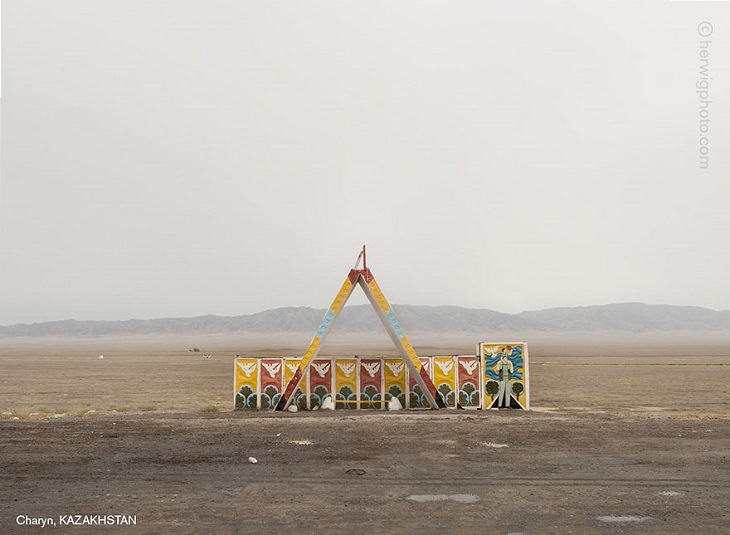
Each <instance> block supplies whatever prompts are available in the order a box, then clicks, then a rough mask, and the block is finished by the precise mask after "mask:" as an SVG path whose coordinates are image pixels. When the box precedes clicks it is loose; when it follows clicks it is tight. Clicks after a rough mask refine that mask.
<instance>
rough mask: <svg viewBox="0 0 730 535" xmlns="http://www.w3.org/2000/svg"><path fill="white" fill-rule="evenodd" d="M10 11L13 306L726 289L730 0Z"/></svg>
mask: <svg viewBox="0 0 730 535" xmlns="http://www.w3.org/2000/svg"><path fill="white" fill-rule="evenodd" d="M2 10H3V13H2V15H3V16H2V100H1V106H2V109H1V111H2V125H1V126H2V175H1V176H0V325H10V324H15V323H33V322H40V321H51V320H62V319H70V318H74V319H79V320H83V319H96V320H124V319H130V318H140V319H150V318H160V317H188V316H200V315H206V314H218V315H240V314H250V313H255V312H259V311H262V310H266V309H270V308H276V307H283V306H311V307H315V308H327V307H328V306H329V304H330V302H331V300H332V298H333V297H334V295H335V293H336V292H337V290H338V289H339V286H340V284H341V283H342V281H343V280H344V278H345V276H346V275H347V273H348V271H349V269H350V268H351V267H353V265H354V263H355V260H356V258H357V255H358V252H359V250H360V248H361V247H362V245H363V244H367V247H368V267H370V268H371V269H372V271H373V274H374V275H375V277H376V280H377V281H378V283H379V285H380V287H381V289H382V290H383V292H384V293H385V295H386V297H387V298H388V299H389V300H390V302H391V303H403V304H412V305H458V306H464V307H470V308H487V309H492V310H497V311H501V312H508V313H517V312H520V311H523V310H536V309H543V308H552V307H558V306H584V305H595V304H606V303H617V302H629V301H640V302H645V303H663V304H673V305H694V306H703V307H708V308H712V309H715V310H725V309H730V284H728V283H727V274H728V273H730V248H729V247H728V243H730V210H728V200H729V199H730V151H729V150H728V148H729V147H730V2H672V1H668V0H666V1H665V0H661V1H660V0H656V1H655V0H651V1H646V0H641V1H636V0H632V1H611V2H607V1H603V2H601V1H597V2H580V1H567V0H566V1H555V0H551V1H543V0H539V1H538V0H525V1H517V2H489V1H460V2H449V1H437V2H434V1H428V0H418V1H393V0H387V1H378V0H374V1H373V0H368V1H357V0H355V1H352V2H338V1H334V0H332V1H319V0H311V1H306V2H305V1H286V2H268V1H231V0H175V1H172V0H144V1H140V0H113V1H112V0H95V1H94V2H88V1H86V0H62V1H59V0H4V1H3V2H2ZM703 91H704V93H703ZM703 121H704V122H703ZM705 156H706V157H707V158H706V159H704V157H705ZM359 293H361V292H359ZM351 302H353V303H364V302H366V301H365V298H364V297H362V296H361V295H357V296H355V297H353V299H352V300H351Z"/></svg>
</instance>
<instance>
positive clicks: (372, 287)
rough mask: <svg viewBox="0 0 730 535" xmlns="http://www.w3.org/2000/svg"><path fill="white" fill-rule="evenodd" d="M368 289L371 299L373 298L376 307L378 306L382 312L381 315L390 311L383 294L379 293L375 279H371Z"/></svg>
mask: <svg viewBox="0 0 730 535" xmlns="http://www.w3.org/2000/svg"><path fill="white" fill-rule="evenodd" d="M368 288H370V291H371V292H373V297H375V300H376V301H377V302H378V305H380V310H382V311H383V314H386V313H387V312H388V310H390V305H389V304H388V300H387V299H386V298H385V296H384V295H383V292H381V291H380V287H379V286H378V283H377V282H375V279H372V280H371V281H370V282H369V283H368Z"/></svg>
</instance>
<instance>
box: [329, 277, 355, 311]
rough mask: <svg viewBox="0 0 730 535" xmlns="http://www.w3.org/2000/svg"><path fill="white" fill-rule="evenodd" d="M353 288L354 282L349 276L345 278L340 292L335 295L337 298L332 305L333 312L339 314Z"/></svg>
mask: <svg viewBox="0 0 730 535" xmlns="http://www.w3.org/2000/svg"><path fill="white" fill-rule="evenodd" d="M351 290H352V283H351V282H350V279H349V277H348V278H347V279H345V282H343V283H342V287H341V288H340V291H339V293H338V294H337V296H336V297H335V300H334V301H332V305H331V306H330V309H331V310H332V312H334V313H335V314H337V313H338V312H339V311H340V309H341V308H342V305H343V304H344V303H345V299H347V296H348V294H349V293H350V291H351Z"/></svg>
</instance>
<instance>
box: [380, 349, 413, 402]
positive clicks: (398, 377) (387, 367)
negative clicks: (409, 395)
mask: <svg viewBox="0 0 730 535" xmlns="http://www.w3.org/2000/svg"><path fill="white" fill-rule="evenodd" d="M407 373H408V370H407V369H406V363H405V362H404V361H403V359H384V360H383V377H384V381H385V385H384V387H383V388H384V391H385V393H386V398H387V399H390V398H391V396H392V397H395V398H398V401H400V404H401V406H403V407H405V406H406V375H407ZM387 394H390V396H388V395H387Z"/></svg>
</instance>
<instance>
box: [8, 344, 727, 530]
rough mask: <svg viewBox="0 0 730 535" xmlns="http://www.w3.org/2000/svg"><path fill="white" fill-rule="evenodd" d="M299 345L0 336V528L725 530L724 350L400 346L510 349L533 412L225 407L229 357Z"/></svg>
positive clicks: (335, 351)
mask: <svg viewBox="0 0 730 535" xmlns="http://www.w3.org/2000/svg"><path fill="white" fill-rule="evenodd" d="M309 338H310V335H307V334H306V333H304V334H296V333H282V334H266V335H263V334H261V335H259V334H256V335H254V334H240V335H230V334H227V335H201V336H183V337H164V336H160V337H153V336H147V337H129V338H111V337H99V338H87V339H78V338H37V339H30V338H6V339H0V412H2V416H1V419H0V448H1V451H2V456H0V473H1V474H2V480H3V484H2V485H1V486H0V533H40V532H46V531H50V532H52V533H53V532H56V533H66V532H69V533H75V532H78V533H107V532H109V533H138V534H141V533H267V532H271V531H274V532H278V533H343V532H345V533H444V532H448V533H451V532H455V533H495V534H505V535H507V534H513V535H516V534H523V535H527V534H541V533H576V534H578V533H657V534H659V533H662V534H665V533H678V534H679V533H682V534H684V533H728V532H730V528H728V526H730V516H729V515H728V503H730V465H729V463H728V457H730V403H728V400H730V335H728V334H726V333H704V334H697V333H653V334H646V333H643V334H628V333H620V334H616V333H590V334H571V335H565V334H546V333H538V334H534V335H529V336H525V335H522V334H520V333H516V334H512V335H499V336H484V335H480V334H479V333H458V334H451V335H435V334H432V333H430V334H423V335H421V336H419V335H418V334H417V333H412V336H411V340H412V342H413V343H414V346H415V348H416V350H417V352H418V353H419V354H420V355H450V354H468V353H474V351H475V346H476V343H477V342H479V341H485V342H510V341H526V342H527V343H528V344H529V351H530V356H529V359H530V394H531V410H530V411H515V410H499V411H492V410H482V411H479V410H467V411H461V410H458V411H457V410H442V411H430V410H420V411H399V412H387V411H365V410H362V411H346V410H338V411H334V412H332V411H329V412H325V411H317V412H305V411H300V412H298V413H295V414H291V413H271V412H264V411H260V412H257V411H233V410H232V407H233V359H234V357H235V355H237V354H239V355H242V356H246V355H258V356H264V355H270V356H274V355H287V356H289V355H290V356H297V355H301V353H302V352H303V350H304V349H305V348H306V346H307V343H308V341H309ZM196 349H197V351H195V350H196ZM205 354H209V355H210V357H209V358H205V357H204V355H205ZM321 354H322V355H337V356H343V355H354V354H357V355H394V354H395V350H394V349H393V348H392V346H391V345H390V344H389V343H388V341H387V339H384V338H378V337H372V336H370V335H367V334H355V333H345V334H343V335H342V336H339V337H333V338H332V339H330V340H328V343H327V345H326V346H325V347H323V349H322V353H321ZM101 355H103V358H100V356H101ZM250 457H253V458H255V459H256V460H257V461H258V462H257V463H256V464H252V463H251V462H249V458H250ZM69 515H71V518H72V519H81V520H83V519H84V518H87V519H89V521H91V520H93V518H96V519H98V518H100V517H107V515H111V516H112V517H114V518H119V517H116V516H114V515H123V516H124V515H126V518H131V517H134V519H135V524H133V525H129V524H123V525H119V521H116V523H115V524H114V525H109V524H108V523H107V525H103V524H102V525H99V524H96V525H74V523H73V521H72V522H71V523H70V524H69V523H68V520H69ZM76 515H78V516H76ZM41 521H43V522H42V523H43V524H44V526H41V525H40V524H41ZM51 521H52V522H51Z"/></svg>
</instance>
